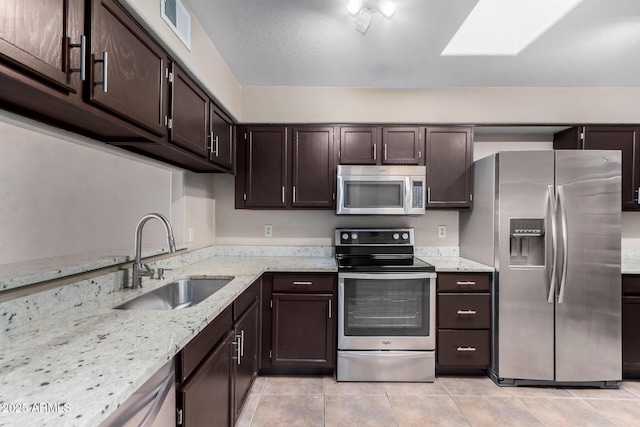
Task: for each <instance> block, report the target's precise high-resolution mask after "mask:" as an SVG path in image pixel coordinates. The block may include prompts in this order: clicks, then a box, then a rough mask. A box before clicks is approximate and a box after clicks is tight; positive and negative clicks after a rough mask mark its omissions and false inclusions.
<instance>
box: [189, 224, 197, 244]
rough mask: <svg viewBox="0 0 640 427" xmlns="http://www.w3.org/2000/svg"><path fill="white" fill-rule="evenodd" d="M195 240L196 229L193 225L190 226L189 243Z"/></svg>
mask: <svg viewBox="0 0 640 427" xmlns="http://www.w3.org/2000/svg"><path fill="white" fill-rule="evenodd" d="M194 240H196V229H195V228H193V227H191V228H189V243H191V242H193V241H194Z"/></svg>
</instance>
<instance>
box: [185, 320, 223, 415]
mask: <svg viewBox="0 0 640 427" xmlns="http://www.w3.org/2000/svg"><path fill="white" fill-rule="evenodd" d="M234 342H235V334H234V333H233V331H231V332H230V333H229V334H228V335H227V336H226V337H225V339H224V341H222V343H221V344H220V345H219V346H218V347H217V348H216V349H215V350H214V351H213V352H212V353H211V355H210V356H209V357H208V358H207V359H206V361H205V362H204V363H203V364H202V365H201V366H200V368H198V370H197V371H196V373H195V374H194V375H193V376H192V377H191V379H190V380H189V381H188V382H187V383H185V384H184V386H183V387H182V388H180V390H179V391H178V399H177V400H178V402H177V404H178V407H179V408H180V409H182V417H183V424H182V425H183V426H185V427H198V426H202V427H205V426H207V427H209V426H230V425H233V424H232V417H231V389H232V387H231V380H232V375H231V374H232V368H231V366H232V365H231V362H232V359H231V353H233V352H234V351H235V348H232V347H233V346H232V344H233V343H234Z"/></svg>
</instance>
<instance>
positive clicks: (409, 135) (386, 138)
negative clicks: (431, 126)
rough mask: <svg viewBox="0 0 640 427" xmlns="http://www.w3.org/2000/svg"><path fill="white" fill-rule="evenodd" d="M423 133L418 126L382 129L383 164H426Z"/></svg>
mask: <svg viewBox="0 0 640 427" xmlns="http://www.w3.org/2000/svg"><path fill="white" fill-rule="evenodd" d="M423 147H424V142H423V139H422V133H421V132H420V128H418V127H392V128H383V129H382V164H385V165H418V164H424V160H423V158H422V154H423V152H424V148H423Z"/></svg>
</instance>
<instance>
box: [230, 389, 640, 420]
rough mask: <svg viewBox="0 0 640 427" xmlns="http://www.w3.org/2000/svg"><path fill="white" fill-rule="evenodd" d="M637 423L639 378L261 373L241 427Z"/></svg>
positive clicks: (639, 408)
mask: <svg viewBox="0 0 640 427" xmlns="http://www.w3.org/2000/svg"><path fill="white" fill-rule="evenodd" d="M249 426H251V427H263V426H278V427H280V426H286V427H294V426H303V427H307V426H309V427H310V426H331V427H333V426H348V427H360V426H382V427H390V426H400V427H402V426H420V427H423V426H492V427H493V426H518V427H520V426H571V427H573V426H580V427H583V426H584V427H586V426H634V427H635V426H640V381H624V382H623V383H622V385H621V387H620V388H619V389H618V390H599V389H586V388H577V389H575V388H570V389H567V388H542V387H498V386H497V385H495V384H494V383H493V382H492V381H491V380H490V379H489V378H487V377H465V378H462V377H439V378H437V379H436V381H435V382H433V383H338V382H336V381H335V379H334V378H331V377H277V376H273V377H258V378H257V379H256V381H255V383H254V385H253V387H252V389H251V393H250V395H249V397H248V398H247V402H246V403H245V406H244V408H243V410H242V413H241V414H240V418H239V420H238V423H237V424H236V427H249Z"/></svg>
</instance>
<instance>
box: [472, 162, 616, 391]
mask: <svg viewBox="0 0 640 427" xmlns="http://www.w3.org/2000/svg"><path fill="white" fill-rule="evenodd" d="M620 170H621V154H620V152H619V151H595V150H594V151H583V150H572V151H553V150H548V151H510V152H500V153H498V154H494V155H492V156H489V157H485V158H484V159H480V160H478V161H476V162H475V163H474V200H473V203H474V205H473V209H472V210H471V211H469V212H465V213H461V214H460V252H461V256H463V257H465V258H469V259H471V260H475V261H478V262H481V263H484V264H488V265H491V266H494V267H495V270H496V273H495V280H494V284H493V288H492V290H493V294H492V298H493V301H492V303H493V315H492V365H491V368H490V376H491V377H492V378H493V379H494V381H495V382H496V383H498V384H501V385H526V384H555V385H594V386H601V387H617V385H618V383H617V381H619V380H621V379H622V344H621V293H620V290H621V289H620V287H621V272H620V244H621V241H620V238H621V236H620V234H621V213H620V210H621V195H620V193H621V172H620Z"/></svg>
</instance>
